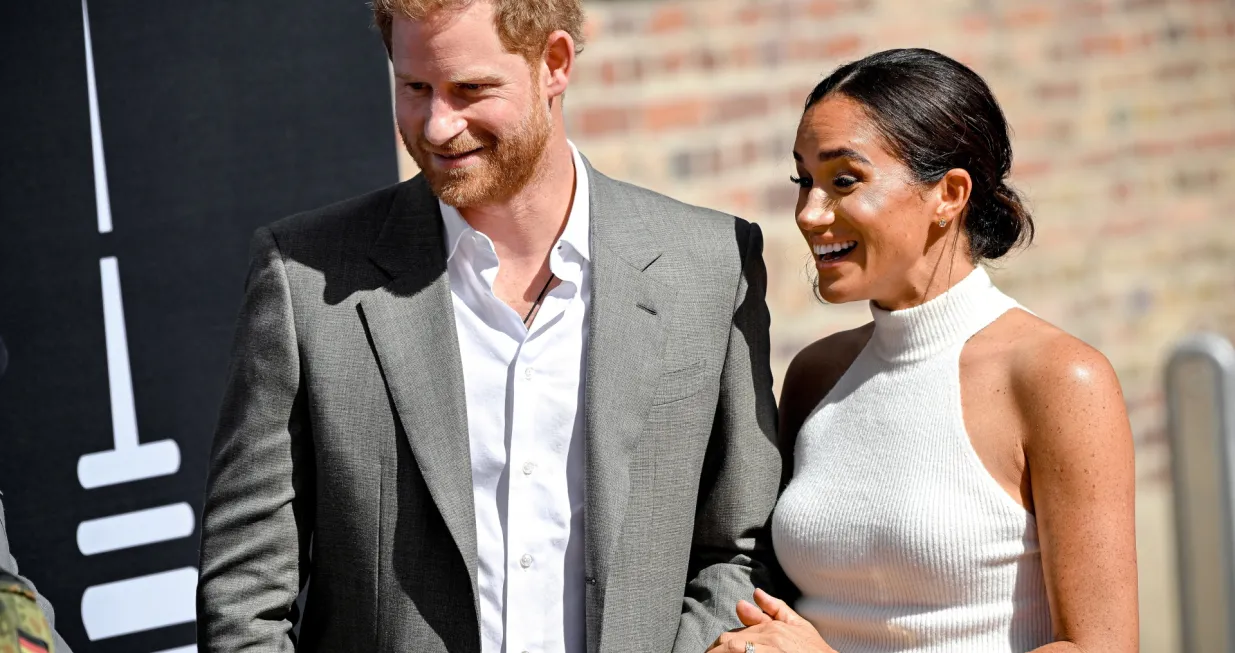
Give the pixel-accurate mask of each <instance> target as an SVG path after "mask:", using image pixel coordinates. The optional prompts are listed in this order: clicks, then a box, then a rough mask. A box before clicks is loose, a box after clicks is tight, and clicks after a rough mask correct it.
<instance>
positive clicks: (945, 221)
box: [939, 220, 948, 229]
mask: <svg viewBox="0 0 1235 653" xmlns="http://www.w3.org/2000/svg"><path fill="white" fill-rule="evenodd" d="M946 226H948V221H947V220H940V221H939V228H940V229H942V228H944V227H946Z"/></svg>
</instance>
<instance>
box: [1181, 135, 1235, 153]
mask: <svg viewBox="0 0 1235 653" xmlns="http://www.w3.org/2000/svg"><path fill="white" fill-rule="evenodd" d="M1191 146H1192V147H1193V148H1196V149H1198V150H1208V149H1223V148H1230V149H1233V150H1235V130H1231V131H1215V132H1208V133H1205V134H1200V135H1197V136H1193V137H1192V141H1191Z"/></svg>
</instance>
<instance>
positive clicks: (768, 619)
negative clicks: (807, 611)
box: [708, 589, 837, 653]
mask: <svg viewBox="0 0 1235 653" xmlns="http://www.w3.org/2000/svg"><path fill="white" fill-rule="evenodd" d="M737 613H738V619H740V620H741V621H742V624H743V625H745V626H746V627H745V628H742V629H740V630H734V631H731V632H728V633H725V634H723V635H721V636H720V637H718V638H717V639H716V641H715V642H713V643H712V647H711V648H710V649H708V653H749V650H750V647H748V646H747V644H752V645H754V650H755V653H837V652H836V650H835V649H833V648H832V647H831V646H828V643H827V642H825V641H823V637H820V636H819V632H818V631H816V630H815V627H814V626H812V625H810V622H809V621H807V620H805V619H803V618H802V617H800V616H798V613H796V612H794V611H793V609H792V608H790V607H789V606H788V605H787V604H786V603H785V602H784V601H782V600H780V599H778V598H776V597H774V596H772V595H771V594H768V593H767V592H765V591H763V590H760V589H757V590H755V605H752V604H750V603H748V602H746V601H739V602H738V607H737Z"/></svg>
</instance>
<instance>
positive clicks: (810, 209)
mask: <svg viewBox="0 0 1235 653" xmlns="http://www.w3.org/2000/svg"><path fill="white" fill-rule="evenodd" d="M835 219H836V214H835V212H834V211H833V210H832V202H831V201H830V200H829V198H828V194H827V193H825V192H824V191H823V189H821V188H812V189H811V190H810V192H809V193H807V195H806V203H805V204H803V205H802V208H801V210H799V211H798V226H799V227H801V228H802V229H817V228H819V227H826V226H828V225H830V224H832V222H834V221H835Z"/></svg>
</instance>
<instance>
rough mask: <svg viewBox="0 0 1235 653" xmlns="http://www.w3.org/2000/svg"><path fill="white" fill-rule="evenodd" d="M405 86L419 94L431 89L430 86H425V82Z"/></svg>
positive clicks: (409, 83) (410, 83)
mask: <svg viewBox="0 0 1235 653" xmlns="http://www.w3.org/2000/svg"><path fill="white" fill-rule="evenodd" d="M403 86H404V87H405V88H407V89H408V90H411V91H416V92H417V93H419V92H420V91H423V90H425V89H427V88H429V85H428V84H425V83H424V82H408V83H406V84H404V85H403Z"/></svg>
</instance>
